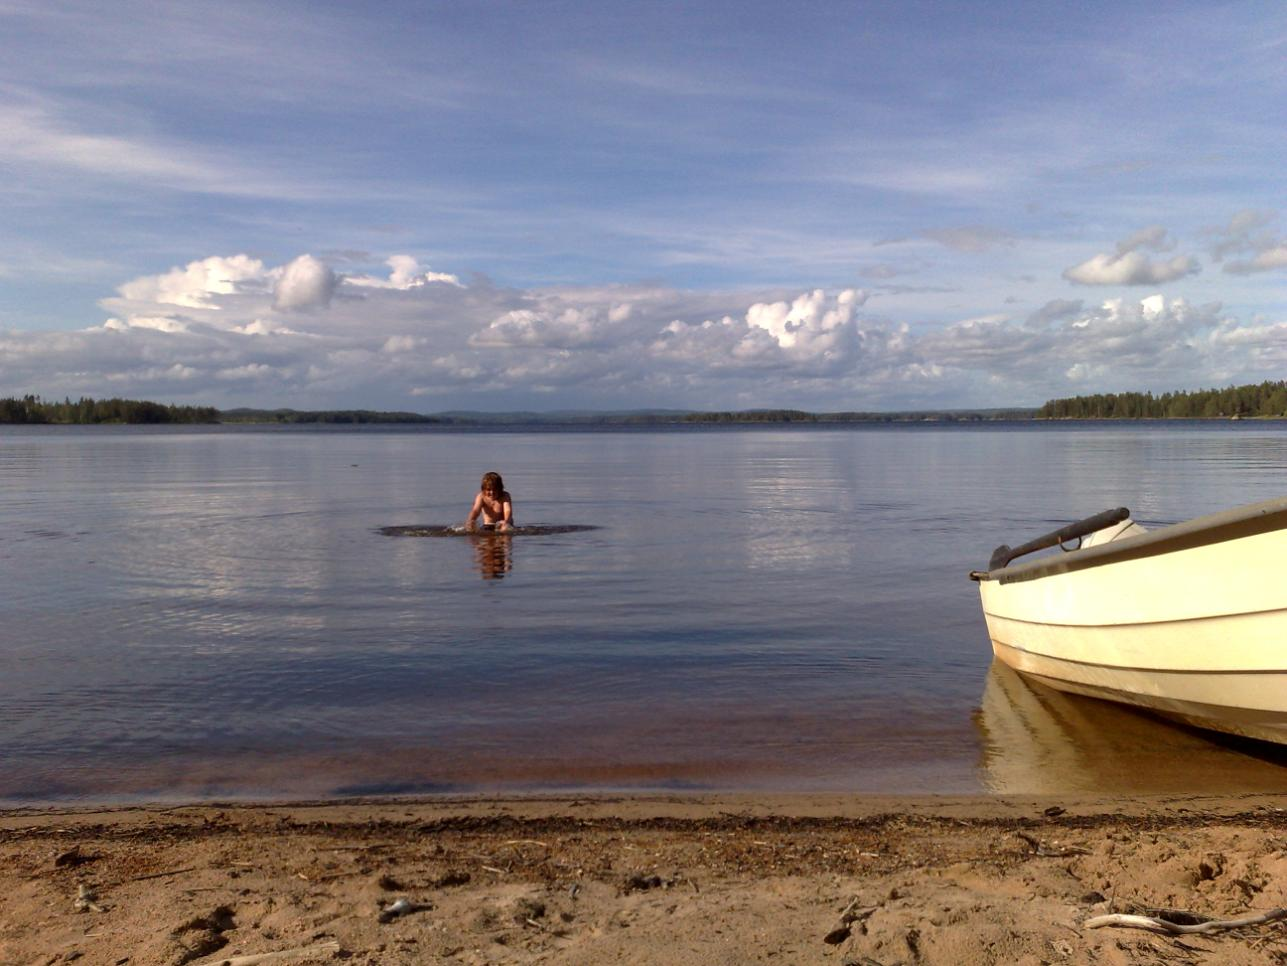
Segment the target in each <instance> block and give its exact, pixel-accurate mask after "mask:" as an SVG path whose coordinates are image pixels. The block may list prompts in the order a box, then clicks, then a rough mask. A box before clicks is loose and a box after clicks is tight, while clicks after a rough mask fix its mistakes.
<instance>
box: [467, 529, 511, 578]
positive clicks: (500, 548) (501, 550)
mask: <svg viewBox="0 0 1287 966" xmlns="http://www.w3.org/2000/svg"><path fill="white" fill-rule="evenodd" d="M469 542H470V543H472V544H473V545H474V564H475V565H476V566H477V567H478V573H479V574H480V575H481V576H482V578H483V580H500V579H501V578H502V577H504V576H505V575H506V574H507V573H509V572H510V571H511V570H513V569H514V558H513V545H514V538H513V537H511V536H510V535H508V534H505V533H494V532H490V531H487V532H483V533H475V534H470V537H469Z"/></svg>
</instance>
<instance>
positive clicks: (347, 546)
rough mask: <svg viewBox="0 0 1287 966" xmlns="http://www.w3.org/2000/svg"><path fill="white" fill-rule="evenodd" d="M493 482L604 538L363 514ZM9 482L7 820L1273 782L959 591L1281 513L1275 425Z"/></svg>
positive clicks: (344, 452) (434, 502) (939, 430)
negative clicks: (1061, 670)
mask: <svg viewBox="0 0 1287 966" xmlns="http://www.w3.org/2000/svg"><path fill="white" fill-rule="evenodd" d="M487 470H497V471H499V472H501V473H502V474H503V475H504V477H505V483H506V486H507V488H508V489H509V490H510V492H511V493H512V494H513V496H514V500H515V517H516V520H517V522H518V523H520V524H523V525H542V526H554V527H557V526H563V525H580V526H591V527H595V528H596V529H589V530H583V531H580V532H569V533H551V534H543V535H541V534H538V535H517V536H514V537H512V538H493V537H479V538H470V537H464V536H461V537H446V538H428V537H411V536H400V537H390V536H385V535H383V534H381V533H380V532H379V531H380V528H382V527H387V526H410V527H426V526H444V525H450V524H459V523H460V522H462V521H463V519H464V517H465V515H466V513H467V511H468V509H469V505H470V501H471V500H472V498H473V495H474V493H475V492H476V491H477V487H478V481H479V477H480V476H481V475H482V473H483V472H484V471H487ZM0 478H2V479H3V480H4V489H3V493H2V494H0V587H2V588H3V594H2V595H0V620H2V622H3V624H2V626H3V633H2V636H0V672H2V673H0V748H2V749H3V757H2V758H0V803H2V804H5V805H9V806H12V805H22V804H40V803H48V802H76V803H100V802H126V801H172V800H212V799H217V800H224V799H248V798H250V799H253V798H320V797H334V796H361V795H389V794H434V793H472V792H487V791H504V792H528V791H562V790H578V791H579V790H600V791H602V790H622V789H634V790H644V789H648V790H658V789H659V790H685V791H687V790H693V791H697V790H719V791H724V790H773V791H853V792H868V793H871V792H875V793H886V792H887V793H938V792H942V793H964V792H1055V793H1058V792H1075V791H1085V792H1106V793H1126V792H1132V793H1145V792H1183V791H1204V792H1210V791H1237V790H1245V791H1265V790H1284V789H1287V756H1284V755H1282V754H1281V753H1279V752H1277V751H1275V750H1274V749H1272V748H1267V747H1263V746H1257V745H1253V744H1249V743H1245V742H1237V741H1233V740H1224V739H1220V738H1215V737H1207V736H1205V735H1202V734H1200V733H1198V732H1194V731H1190V730H1187V729H1184V728H1181V727H1178V726H1175V725H1170V724H1165V723H1162V722H1159V721H1156V720H1154V719H1152V718H1150V717H1148V716H1146V715H1143V714H1138V713H1135V712H1132V711H1129V710H1125V709H1120V708H1116V707H1112V706H1109V705H1105V704H1102V703H1100V702H1095V701H1091V700H1089V699H1081V698H1072V697H1068V696H1064V695H1059V694H1055V693H1054V692H1050V691H1047V690H1045V689H1038V688H1034V687H1032V686H1029V685H1027V684H1026V683H1025V682H1023V681H1022V680H1021V679H1018V678H1017V677H1015V676H1014V675H1013V674H1010V673H1008V672H1006V669H1004V668H992V667H991V650H990V646H989V643H988V638H987V633H986V630H985V628H984V624H983V619H982V615H981V612H980V608H979V601H978V593H977V588H976V586H975V585H974V584H973V583H972V582H971V581H970V580H968V579H967V574H968V572H969V571H970V570H971V569H975V568H981V567H984V565H985V564H986V562H987V559H988V556H989V554H990V553H991V551H992V549H993V548H994V547H995V546H996V545H997V544H1000V543H1010V544H1012V545H1016V544H1018V543H1019V542H1022V541H1023V540H1027V539H1029V538H1031V537H1033V536H1036V535H1038V534H1040V533H1044V532H1046V531H1048V530H1051V529H1054V528H1055V527H1057V526H1061V525H1063V524H1064V523H1067V522H1070V521H1071V520H1073V519H1076V518H1079V517H1082V516H1086V515H1089V514H1091V513H1094V512H1097V511H1099V510H1103V509H1105V508H1108V507H1113V506H1118V505H1126V506H1129V507H1130V508H1131V509H1132V510H1133V512H1134V515H1135V518H1136V519H1137V520H1139V521H1141V522H1142V523H1144V524H1145V525H1146V526H1157V525H1164V524H1167V523H1173V522H1177V521H1179V520H1183V519H1187V518H1189V517H1192V516H1197V515H1201V514H1203V513H1207V512H1213V511H1216V510H1220V509H1224V508H1227V507H1231V506H1235V505H1238V504H1243V503H1249V502H1253V501H1256V500H1261V499H1266V498H1269V497H1273V496H1281V495H1282V494H1283V492H1284V490H1287V424H1282V423H1261V422H1254V423H1252V422H1242V423H1234V422H1228V423H1210V422H1206V423H1112V424H1082V423H1059V424H1046V423H1004V424H986V425H977V426H974V425H971V426H962V425H941V424H913V425H897V426H843V427H825V428H821V427H803V426H792V427H783V428H764V427H736V428H734V427H706V428H683V429H678V428H677V429H660V430H658V429H649V430H619V431H616V430H614V431H607V430H594V431H575V430H567V431H554V430H549V429H543V430H536V429H533V430H530V431H529V430H523V431H504V432H482V431H479V432H461V431H448V430H443V429H434V428H402V427H400V428H397V429H392V428H383V427H379V428H377V427H362V428H350V429H342V430H336V429H332V430H323V429H304V428H297V427H285V428H258V427H256V428H245V427H240V428H238V427H183V428H144V427H46V428H40V427H0ZM1177 756H1180V757H1181V759H1182V760H1183V761H1184V762H1185V766H1184V767H1183V768H1176V767H1175V762H1176V760H1177Z"/></svg>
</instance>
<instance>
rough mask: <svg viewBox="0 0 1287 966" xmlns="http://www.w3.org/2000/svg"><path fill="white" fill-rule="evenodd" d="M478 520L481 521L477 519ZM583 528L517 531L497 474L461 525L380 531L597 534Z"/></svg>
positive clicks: (444, 534)
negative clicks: (585, 532) (584, 531)
mask: <svg viewBox="0 0 1287 966" xmlns="http://www.w3.org/2000/svg"><path fill="white" fill-rule="evenodd" d="M480 518H481V519H480ZM598 529H599V528H598V527H595V526H588V525H584V524H575V523H573V524H557V525H537V526H530V527H520V526H517V525H516V524H515V523H514V500H513V498H512V497H511V496H510V495H509V492H508V491H507V490H506V489H505V481H504V480H502V479H501V475H500V474H499V473H484V474H483V479H482V482H481V483H480V484H479V486H478V493H477V495H476V496H475V497H474V504H473V506H472V507H470V510H469V516H468V518H466V520H465V522H464V524H463V525H462V526H458V527H452V526H434V525H425V526H402V527H381V528H380V532H381V533H383V534H384V535H385V536H386V537H468V536H481V535H488V536H501V535H503V536H512V537H520V536H548V535H550V534H555V533H578V532H580V531H582V530H598Z"/></svg>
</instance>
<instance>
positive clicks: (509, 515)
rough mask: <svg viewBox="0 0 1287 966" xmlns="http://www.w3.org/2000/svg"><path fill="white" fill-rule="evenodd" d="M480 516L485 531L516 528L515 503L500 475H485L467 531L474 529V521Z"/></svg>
mask: <svg viewBox="0 0 1287 966" xmlns="http://www.w3.org/2000/svg"><path fill="white" fill-rule="evenodd" d="M479 516H481V517H482V518H483V529H484V530H510V529H513V527H514V503H513V501H512V500H511V499H510V496H509V494H508V493H507V492H505V481H504V480H502V479H501V475H500V474H499V473H484V474H483V482H482V483H481V484H479V487H478V495H477V496H476V497H474V505H473V507H472V508H471V509H470V511H469V519H467V520H466V521H465V529H466V530H472V529H474V521H475V520H477V519H478V518H479Z"/></svg>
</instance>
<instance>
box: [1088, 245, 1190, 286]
mask: <svg viewBox="0 0 1287 966" xmlns="http://www.w3.org/2000/svg"><path fill="white" fill-rule="evenodd" d="M1201 270H1202V266H1201V265H1199V264H1198V262H1197V260H1196V259H1193V258H1190V257H1189V256H1188V255H1177V256H1176V257H1175V258H1172V259H1170V260H1168V261H1157V262H1155V261H1153V260H1152V259H1150V258H1149V257H1148V256H1147V255H1145V254H1143V253H1142V252H1138V251H1133V250H1131V251H1126V252H1118V253H1117V254H1115V255H1102V254H1101V255H1095V256H1093V257H1092V258H1088V259H1087V260H1086V261H1084V262H1082V263H1081V264H1080V265H1073V266H1072V267H1071V268H1066V269H1064V272H1063V277H1064V278H1066V279H1068V281H1070V282H1073V283H1075V284H1077V285H1161V284H1162V283H1164V282H1173V281H1175V280H1176V279H1178V278H1184V277H1185V276H1186V275H1196V274H1197V273H1198V272H1200V271H1201Z"/></svg>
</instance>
